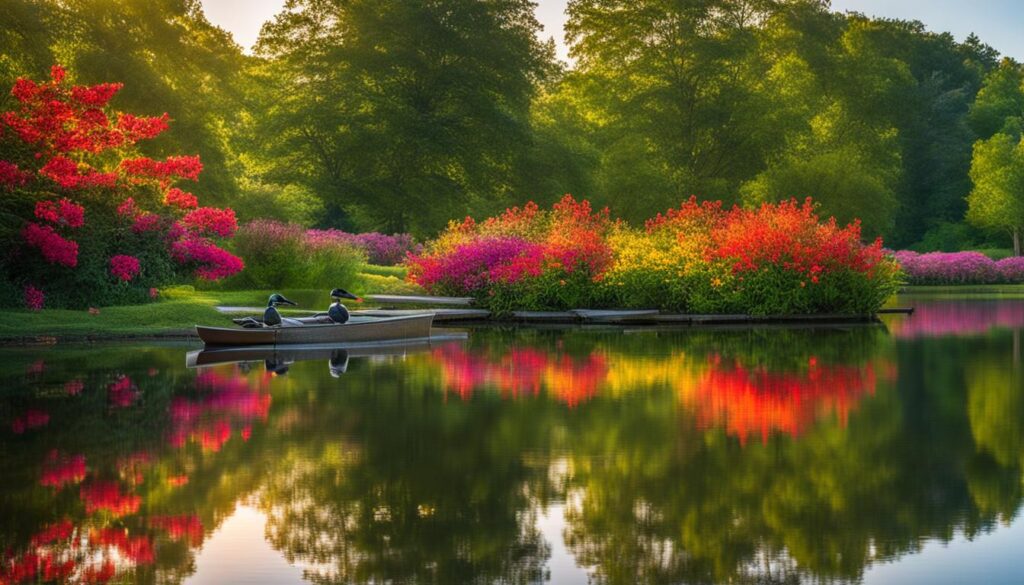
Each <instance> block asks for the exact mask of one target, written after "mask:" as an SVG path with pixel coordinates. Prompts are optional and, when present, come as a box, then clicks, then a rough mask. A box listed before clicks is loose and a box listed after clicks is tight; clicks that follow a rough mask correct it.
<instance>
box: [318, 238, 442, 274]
mask: <svg viewBox="0 0 1024 585" xmlns="http://www.w3.org/2000/svg"><path fill="white" fill-rule="evenodd" d="M306 237H307V238H308V239H310V240H311V241H317V240H323V239H327V240H337V241H341V242H345V243H347V244H350V245H352V246H355V247H357V248H361V249H362V250H363V251H365V252H366V256H367V260H368V261H369V262H370V264H377V265H380V266H394V265H396V264H401V263H402V262H403V261H404V260H405V257H406V256H407V255H408V254H410V253H413V254H418V253H420V252H421V251H423V246H421V245H419V244H417V243H416V242H415V241H414V240H413V238H412V235H411V234H392V235H390V236H388V235H385V234H381V233H378V232H369V233H365V234H350V233H348V232H343V231H341V230H335V229H330V230H308V231H307V232H306Z"/></svg>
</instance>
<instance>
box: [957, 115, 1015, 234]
mask: <svg viewBox="0 0 1024 585" xmlns="http://www.w3.org/2000/svg"><path fill="white" fill-rule="evenodd" d="M971 180H972V181H974V190H973V191H971V194H970V196H969V197H968V199H967V204H968V209H967V221H969V222H971V223H972V224H974V225H976V226H978V227H982V228H986V229H992V230H1008V231H1015V232H1016V231H1019V230H1020V228H1021V227H1022V226H1024V139H1021V138H1019V137H1013V136H1010V135H1008V134H1003V133H998V134H995V135H994V136H992V138H989V139H988V140H979V141H978V142H977V143H976V144H975V145H974V158H973V160H972V162H971Z"/></svg>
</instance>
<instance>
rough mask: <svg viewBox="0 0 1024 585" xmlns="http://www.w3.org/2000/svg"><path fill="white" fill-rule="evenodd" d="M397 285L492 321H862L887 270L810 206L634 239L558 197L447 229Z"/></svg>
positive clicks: (686, 213) (867, 247) (666, 226)
mask: <svg viewBox="0 0 1024 585" xmlns="http://www.w3.org/2000/svg"><path fill="white" fill-rule="evenodd" d="M408 265H409V278H410V280H412V281H413V282H415V283H417V284H419V285H421V286H423V287H424V288H426V289H427V290H428V291H430V292H433V293H437V294H445V295H468V296H473V297H475V298H476V299H477V300H478V302H479V303H480V304H481V305H483V306H486V307H488V308H490V309H491V310H493V311H496V312H498V313H507V312H509V311H513V310H544V309H570V308H581V307H601V306H607V307H635V308H659V309H663V310H671V311H684V312H697V313H712V312H720V313H751V314H799V313H823V312H830V313H857V314H861V313H870V312H873V311H875V310H876V309H877V308H878V307H880V306H881V305H882V303H883V302H884V301H885V300H886V298H888V297H889V296H890V295H891V294H892V293H893V292H895V289H896V287H897V285H898V282H899V268H898V266H897V265H896V264H895V262H893V261H892V259H891V258H889V257H888V256H886V255H885V254H884V253H883V250H882V244H881V241H875V242H872V243H870V244H864V243H863V242H862V241H861V233H860V226H859V224H857V223H853V224H850V225H848V226H845V227H840V226H839V225H837V224H836V222H835V220H834V219H830V220H828V221H825V222H822V221H820V220H819V218H818V216H817V215H816V214H815V213H814V206H813V204H812V203H811V201H810V200H808V201H806V202H804V203H803V204H799V203H797V202H796V201H785V202H782V203H779V204H774V205H773V204H766V205H763V206H762V207H760V208H757V209H743V208H739V207H735V208H733V209H729V210H725V209H722V206H721V203H718V202H714V203H712V202H704V203H698V202H697V200H696V199H695V198H691V199H690V200H689V201H687V202H685V203H683V205H681V206H680V208H679V209H674V210H670V211H669V212H668V213H666V214H664V215H658V216H657V217H655V218H653V219H651V220H649V221H647V222H646V225H645V227H644V229H642V230H640V229H635V228H631V227H629V226H627V225H625V224H624V223H623V222H621V221H613V220H611V219H610V218H609V216H608V212H607V210H604V211H600V212H594V211H593V210H592V209H591V208H590V205H589V203H587V202H586V201H582V202H577V201H576V200H574V199H573V198H572V197H571V196H568V195H567V196H566V197H565V198H564V199H562V201H561V202H559V203H558V204H556V205H555V206H554V208H553V209H552V210H551V211H544V210H540V209H539V208H538V207H537V206H536V205H534V204H532V203H531V204H528V205H526V206H524V207H523V208H521V209H520V208H513V209H510V210H508V211H506V212H505V213H504V214H503V215H501V216H499V217H495V218H490V219H487V220H486V221H484V222H481V223H477V222H475V221H474V220H472V219H470V218H467V219H466V220H464V221H462V222H452V223H450V224H449V227H448V229H447V230H446V231H445V232H444V233H442V234H441V235H440V236H439V237H438V238H437V240H435V241H434V242H431V243H430V244H429V245H428V248H427V251H426V252H425V253H423V254H420V255H410V257H409V260H408Z"/></svg>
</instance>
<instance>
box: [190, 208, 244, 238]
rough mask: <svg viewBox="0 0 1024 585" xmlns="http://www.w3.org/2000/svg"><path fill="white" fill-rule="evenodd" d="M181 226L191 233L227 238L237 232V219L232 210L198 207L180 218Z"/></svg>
mask: <svg viewBox="0 0 1024 585" xmlns="http://www.w3.org/2000/svg"><path fill="white" fill-rule="evenodd" d="M180 223H181V225H182V226H184V227H185V228H187V229H189V230H191V231H192V232H193V233H196V234H200V235H206V234H213V235H218V236H221V237H223V238H229V237H231V236H233V235H234V234H235V232H236V231H237V230H238V219H237V218H236V217H235V211H234V210H233V209H230V208H228V209H219V208H217V207H200V208H199V209H194V210H192V211H190V212H188V213H187V214H186V215H185V217H183V218H181V222H180Z"/></svg>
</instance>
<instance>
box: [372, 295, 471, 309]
mask: <svg viewBox="0 0 1024 585" xmlns="http://www.w3.org/2000/svg"><path fill="white" fill-rule="evenodd" d="M366 299H367V300H370V301H374V302H376V303H381V304H393V305H450V306H459V307H468V306H470V305H472V304H473V298H472V297H432V296H427V295H366Z"/></svg>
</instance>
